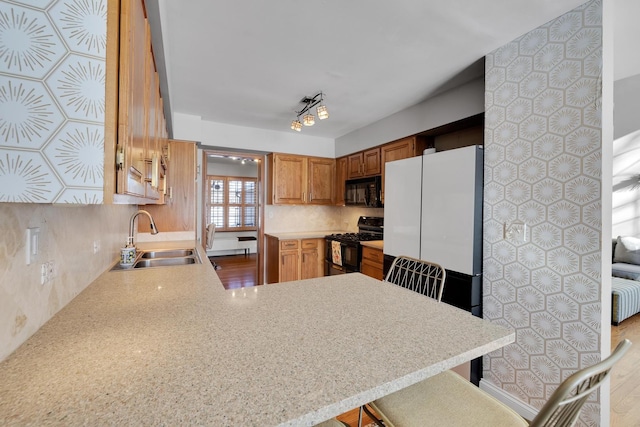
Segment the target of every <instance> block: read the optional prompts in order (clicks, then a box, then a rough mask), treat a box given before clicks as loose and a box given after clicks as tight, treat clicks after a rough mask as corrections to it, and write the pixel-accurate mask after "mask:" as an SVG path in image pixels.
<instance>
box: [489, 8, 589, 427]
mask: <svg viewBox="0 0 640 427" xmlns="http://www.w3.org/2000/svg"><path fill="white" fill-rule="evenodd" d="M601 64H602V4H601V1H600V0H594V1H591V2H588V3H586V4H584V5H583V6H581V7H579V8H577V9H575V10H573V11H571V12H569V13H567V14H565V15H563V16H560V17H558V18H557V19H555V20H553V21H551V22H549V23H547V24H546V25H543V26H541V27H539V28H537V29H535V30H533V31H530V32H529V33H527V34H525V35H523V36H522V37H520V38H518V39H516V40H514V41H513V42H511V43H509V44H507V45H505V46H503V47H501V48H500V49H497V50H496V51H494V52H492V53H491V54H490V55H488V56H487V57H486V82H485V84H486V88H485V107H486V116H485V187H484V248H483V253H484V255H483V257H484V282H483V285H484V312H483V313H484V317H485V318H487V319H490V320H492V321H493V322H496V323H500V324H503V325H505V326H507V327H509V328H513V329H515V331H516V342H515V343H514V344H511V345H509V346H507V347H505V348H503V349H502V350H500V351H497V352H494V353H492V354H490V355H488V356H486V357H485V359H484V376H485V378H486V379H488V380H490V381H491V382H492V383H494V384H495V385H497V386H499V387H501V388H502V389H503V390H505V391H507V392H508V393H510V394H511V395H512V396H514V397H516V398H518V399H520V400H521V401H523V402H525V403H527V404H529V405H531V406H533V407H534V408H540V407H541V406H542V405H543V404H544V403H545V402H546V401H547V399H548V398H549V397H550V395H551V393H553V391H554V390H555V389H556V387H557V386H558V384H560V383H561V382H562V381H563V380H564V379H565V378H566V377H567V376H568V375H569V374H571V373H573V372H574V371H575V370H577V369H580V368H582V367H586V366H589V365H592V364H593V363H595V362H597V361H599V360H600V328H601V324H600V310H601V305H600V280H599V279H600V258H601V256H600V239H601V230H602V220H601V214H600V210H601V202H600V187H601V179H600V171H601V75H602V74H601ZM505 224H506V227H505ZM514 224H515V225H518V226H519V227H520V229H521V227H522V225H523V224H524V225H525V226H526V229H525V233H524V234H522V233H520V234H512V233H510V231H511V230H512V228H511V227H512V226H514ZM505 230H506V231H507V232H506V233H505ZM519 236H524V238H522V237H519ZM597 399H598V397H594V398H592V400H591V401H589V402H588V403H587V405H586V406H585V409H584V410H583V414H582V415H581V417H582V418H581V422H582V423H583V425H598V424H599V403H598V401H597Z"/></svg>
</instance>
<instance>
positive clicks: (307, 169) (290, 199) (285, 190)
mask: <svg viewBox="0 0 640 427" xmlns="http://www.w3.org/2000/svg"><path fill="white" fill-rule="evenodd" d="M267 162H268V167H269V174H268V179H269V182H268V186H267V192H268V193H267V200H268V203H272V204H276V205H304V204H314V205H332V204H334V182H335V181H334V173H335V159H329V158H324V157H306V156H298V155H294V154H280V153H274V154H269V156H267Z"/></svg>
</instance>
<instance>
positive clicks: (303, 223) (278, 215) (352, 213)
mask: <svg viewBox="0 0 640 427" xmlns="http://www.w3.org/2000/svg"><path fill="white" fill-rule="evenodd" d="M360 216H384V209H382V208H380V209H372V208H359V207H337V206H274V205H266V207H265V221H264V222H265V226H264V232H265V233H289V232H291V233H297V232H305V231H324V230H334V231H339V230H343V231H351V232H355V231H358V218H359V217H360Z"/></svg>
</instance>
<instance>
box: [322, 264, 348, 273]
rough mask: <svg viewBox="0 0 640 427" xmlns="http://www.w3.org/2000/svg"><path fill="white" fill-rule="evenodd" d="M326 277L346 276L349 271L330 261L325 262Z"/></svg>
mask: <svg viewBox="0 0 640 427" xmlns="http://www.w3.org/2000/svg"><path fill="white" fill-rule="evenodd" d="M325 264H326V265H325V271H324V275H325V276H335V275H336V274H346V273H347V270H345V268H344V267H341V266H339V265H336V264H334V263H332V262H330V261H325Z"/></svg>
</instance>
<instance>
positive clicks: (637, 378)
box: [611, 315, 640, 427]
mask: <svg viewBox="0 0 640 427" xmlns="http://www.w3.org/2000/svg"><path fill="white" fill-rule="evenodd" d="M625 338H628V339H629V340H630V341H631V342H632V343H633V345H632V346H631V348H630V349H629V351H628V352H627V354H626V355H625V356H624V357H623V358H622V360H620V361H619V362H618V364H617V365H616V366H615V367H614V368H613V370H612V371H611V426H612V427H636V426H640V405H638V401H640V369H638V365H640V315H635V316H633V317H630V318H629V319H626V320H625V321H623V322H622V323H621V324H620V325H619V326H612V327H611V349H613V348H614V347H615V346H616V345H617V344H618V342H620V340H622V339H625Z"/></svg>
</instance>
